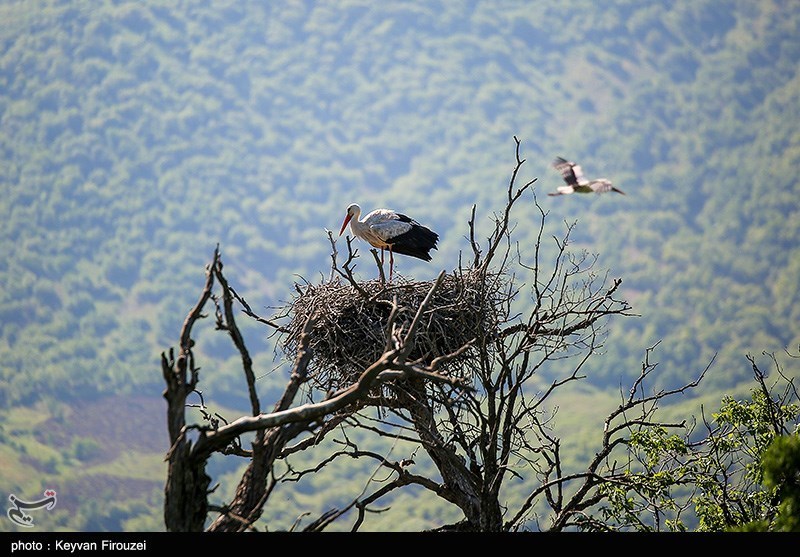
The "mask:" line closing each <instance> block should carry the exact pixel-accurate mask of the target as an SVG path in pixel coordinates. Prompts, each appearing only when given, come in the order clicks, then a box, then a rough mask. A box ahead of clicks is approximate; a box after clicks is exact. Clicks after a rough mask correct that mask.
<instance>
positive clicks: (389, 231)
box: [339, 203, 439, 282]
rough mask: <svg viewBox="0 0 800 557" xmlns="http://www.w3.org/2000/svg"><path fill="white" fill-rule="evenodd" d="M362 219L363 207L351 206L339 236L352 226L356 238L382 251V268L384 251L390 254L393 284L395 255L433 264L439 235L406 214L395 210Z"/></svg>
mask: <svg viewBox="0 0 800 557" xmlns="http://www.w3.org/2000/svg"><path fill="white" fill-rule="evenodd" d="M360 217H361V207H359V206H358V204H356V203H353V204H351V205H350V206H349V207H348V208H347V214H346V215H345V217H344V222H343V223H342V229H341V230H339V236H341V235H342V232H344V229H345V228H347V224H348V223H350V230H351V232H352V233H353V235H354V236H355V237H356V238H361V239H362V240H364V241H365V242H368V243H369V244H370V245H371V246H373V247H376V248H380V250H381V265H383V251H384V250H389V281H390V282H391V280H392V269H393V268H394V254H395V253H401V254H403V255H409V256H411V257H416V258H417V259H422V260H423V261H430V260H431V255H430V253H429V252H430V250H432V249H437V248H436V242H437V241H438V240H439V235H438V234H437V233H436V232H434V231H433V230H431V229H430V228H428V227H426V226H422V225H421V224H420V223H418V222H417V221H415V220H414V219H412V218H411V217H409V216H406V215H404V214H402V213H398V212H396V211H392V210H391V209H375V210H374V211H372V212H371V213H369V214H367V216H366V217H364V220H359V219H360Z"/></svg>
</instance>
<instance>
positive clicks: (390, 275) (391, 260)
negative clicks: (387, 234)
mask: <svg viewBox="0 0 800 557" xmlns="http://www.w3.org/2000/svg"><path fill="white" fill-rule="evenodd" d="M393 270H394V252H393V251H392V246H389V282H392V271H393Z"/></svg>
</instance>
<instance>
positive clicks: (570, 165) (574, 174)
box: [547, 157, 625, 195]
mask: <svg viewBox="0 0 800 557" xmlns="http://www.w3.org/2000/svg"><path fill="white" fill-rule="evenodd" d="M553 168H555V169H556V170H558V171H559V172H560V173H561V176H562V177H563V178H564V181H565V182H566V183H567V185H566V186H558V188H556V190H557V191H554V192H552V193H548V194H547V195H567V194H570V193H605V192H607V191H615V192H617V193H621V194H622V195H625V192H623V191H622V190H620V189H617V188H615V187H614V186H613V185H612V184H611V180H608V179H606V178H596V179H594V180H587V179H586V178H585V177H584V176H583V170H581V167H580V165H577V164H575V163H574V162H570V161H568V160H567V159H564V158H562V157H556V159H555V160H554V161H553Z"/></svg>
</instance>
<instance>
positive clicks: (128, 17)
mask: <svg viewBox="0 0 800 557" xmlns="http://www.w3.org/2000/svg"><path fill="white" fill-rule="evenodd" d="M799 23H800V8H799V7H798V5H797V3H796V2H792V1H790V0H787V1H780V0H773V1H767V0H764V1H761V0H759V1H754V0H741V1H735V0H706V1H703V0H700V1H678V2H641V1H622V0H620V1H613V2H592V1H583V0H569V1H557V2H556V1H552V2H551V1H530V2H516V1H513V2H512V1H509V2H498V1H476V2H468V1H456V2H428V1H426V2H367V1H337V2H301V1H298V2H289V1H281V2H267V3H262V2H240V1H219V2H214V3H213V4H210V3H206V2H195V1H185V2H167V1H149V2H146V3H144V2H126V1H120V2H112V1H105V2H101V1H96V2H95V1H91V2H90V1H86V2H81V1H60V2H58V1H53V2H43V1H38V0H24V1H19V2H7V1H4V2H1V3H0V54H1V56H0V193H1V194H2V195H0V253H2V257H0V408H2V410H0V416H1V418H2V419H1V420H0V468H2V470H3V472H2V477H1V478H0V497H3V498H6V497H7V496H8V494H9V493H13V494H16V495H17V496H18V497H20V498H23V499H25V498H27V499H29V500H33V499H36V498H39V497H40V496H41V492H42V491H43V490H44V489H46V488H54V489H56V490H57V491H58V492H59V500H58V505H57V508H56V509H55V510H54V511H52V512H49V513H41V514H40V515H37V516H35V519H36V521H37V524H40V525H41V527H43V528H48V529H78V530H136V529H145V530H146V529H158V528H161V527H163V524H161V519H160V515H161V490H162V486H163V480H164V465H163V454H164V451H165V450H166V446H165V445H166V441H167V435H166V426H165V423H164V418H163V414H164V409H165V405H164V402H163V399H161V392H162V390H163V380H162V378H161V371H160V354H161V352H162V351H164V350H167V349H169V348H170V347H172V346H175V345H176V344H177V338H178V333H179V330H180V326H181V323H182V321H183V319H184V317H185V315H186V313H187V311H188V310H189V308H190V307H191V306H192V305H193V304H194V302H195V301H196V299H197V297H198V296H199V294H200V290H201V288H202V285H203V282H204V266H205V264H206V263H208V262H209V261H210V258H211V255H212V252H213V250H214V248H215V246H216V245H217V244H219V246H220V249H221V251H222V256H223V261H224V263H225V269H226V275H227V277H228V279H229V280H230V281H231V282H232V283H233V284H234V286H235V287H236V289H237V291H239V292H240V293H241V294H243V295H244V296H245V297H246V298H247V300H248V301H249V302H250V303H251V305H252V306H253V308H254V309H255V310H256V311H260V312H261V313H262V314H264V315H265V316H269V315H270V314H271V313H272V311H273V309H274V308H278V307H281V306H282V305H284V304H285V303H287V301H289V300H290V299H291V297H292V294H293V292H294V290H293V284H294V283H295V282H300V283H302V282H304V281H310V282H319V281H322V280H326V279H327V277H328V274H329V270H330V244H329V243H328V240H327V237H326V229H327V230H333V231H335V232H338V228H339V226H340V224H341V222H342V219H343V217H344V211H345V209H346V207H347V205H348V204H349V203H351V202H358V203H359V204H360V205H361V206H362V208H363V209H364V210H365V211H369V210H371V209H373V208H377V207H390V208H394V209H397V210H402V211H403V212H405V213H407V214H410V215H412V216H413V217H415V218H416V219H417V220H419V221H420V222H423V223H425V224H427V225H429V226H430V227H431V228H433V229H434V230H436V231H437V232H438V233H439V234H440V236H441V241H440V247H439V250H438V251H437V252H434V259H433V261H432V262H431V263H423V262H420V261H417V260H413V259H410V258H404V257H398V260H397V261H396V263H397V271H398V272H399V273H401V274H403V275H406V276H410V277H414V278H418V279H428V278H433V277H435V275H436V274H438V272H439V271H441V270H442V269H445V270H451V269H453V268H455V267H456V266H457V265H458V260H459V253H460V252H461V251H462V250H465V251H467V252H468V251H469V246H468V243H467V240H466V238H465V236H466V233H467V231H468V229H467V221H468V219H469V215H470V210H471V207H472V205H473V204H477V206H478V215H479V227H480V230H481V231H484V230H486V231H487V232H488V230H489V225H490V222H489V216H490V215H491V213H492V211H494V210H497V209H500V208H502V206H503V203H504V195H505V187H506V185H507V183H508V180H509V178H510V175H511V172H512V170H513V168H514V162H515V159H514V148H515V144H514V139H513V138H514V136H516V137H518V138H519V139H520V141H521V156H522V157H523V158H524V159H526V162H525V164H524V165H523V178H524V179H525V180H529V179H533V178H536V179H537V182H536V186H535V191H536V196H537V200H538V201H539V203H540V204H541V205H542V207H543V208H544V209H545V210H546V211H548V215H547V221H546V223H547V224H546V226H547V232H546V234H545V246H544V255H545V257H544V260H545V261H546V260H547V257H546V256H547V255H548V254H551V253H553V244H552V241H551V240H550V237H551V236H553V235H560V234H562V233H563V230H564V227H565V225H566V224H567V223H573V222H577V227H576V230H575V232H574V236H573V240H574V243H573V244H572V246H571V249H572V250H574V251H576V252H580V251H581V250H587V251H589V252H590V253H592V254H597V255H598V262H597V269H598V272H600V273H604V272H606V271H607V272H608V274H609V276H611V277H620V278H622V279H623V283H622V286H621V288H620V290H619V295H620V296H621V297H622V298H624V299H626V300H628V301H629V302H631V304H632V305H633V307H634V311H635V312H636V313H637V314H639V315H640V317H629V318H617V319H615V320H613V321H610V322H609V323H608V337H607V339H606V346H605V350H604V353H603V354H602V355H601V356H599V357H596V358H594V359H593V360H592V361H591V364H590V365H589V366H588V368H587V374H588V378H587V380H586V381H585V388H584V391H583V392H582V393H583V396H588V397H613V396H614V395H615V394H616V393H617V392H618V390H619V389H620V387H621V386H625V385H627V384H628V382H629V381H630V378H631V377H635V376H636V374H637V373H638V372H639V371H640V368H641V361H642V359H643V357H644V352H645V349H646V348H648V347H650V346H653V345H655V344H657V343H660V344H658V347H657V349H656V351H655V352H654V356H653V357H654V359H655V360H657V361H658V362H659V373H658V375H657V378H658V381H657V383H658V385H656V386H666V387H670V386H676V385H679V384H683V383H685V382H688V381H691V380H692V379H694V378H695V377H696V376H697V375H698V374H699V373H700V371H701V370H702V369H704V368H705V367H706V366H707V365H708V364H709V363H710V362H711V361H712V358H714V356H715V355H716V359H715V360H714V364H713V365H712V367H711V370H710V371H709V374H708V376H707V378H706V379H705V381H704V383H703V391H702V393H703V395H704V396H709V397H710V399H711V400H714V399H717V400H718V399H719V398H720V397H721V395H722V394H723V393H727V392H742V391H744V392H746V389H747V387H746V385H747V384H748V382H749V380H750V378H751V375H752V372H751V369H750V367H749V363H748V362H747V361H746V359H745V355H746V354H748V353H750V354H753V355H755V356H756V357H757V358H759V360H760V361H761V360H763V358H764V357H763V356H762V351H768V352H776V353H779V354H783V352H784V350H787V349H788V350H789V351H791V352H792V353H793V354H796V353H797V352H798V346H799V345H800V328H798V326H797V323H798V321H800V284H799V283H798V277H799V276H800V242H799V240H800V214H799V213H800V204H799V203H798V199H800V198H799V197H798V195H800V184H798V180H797V178H796V173H797V169H798V167H800V164H799V163H800V127H799V126H798V123H799V121H800V119H798V114H799V113H800V78H798V64H799V62H800V29H799V28H798V27H799V25H798V24H799ZM555 156H564V157H566V158H569V159H572V160H576V161H578V162H579V163H580V164H581V165H582V166H583V168H584V171H585V173H586V174H587V176H588V177H607V178H610V179H611V180H613V181H614V183H615V185H617V186H618V187H619V188H621V189H622V190H623V191H625V192H626V194H627V195H626V196H620V195H616V194H607V195H604V196H571V197H547V196H546V192H548V191H553V190H555V188H556V187H557V186H558V185H559V184H560V183H561V179H560V176H559V175H558V174H557V173H556V172H555V171H554V170H553V169H552V168H551V167H550V162H551V161H552V159H553V158H554V157H555ZM525 211H526V210H525V209H523V210H522V213H521V214H520V215H519V216H520V221H519V223H518V226H517V229H516V231H515V238H516V240H518V241H519V242H520V249H521V250H523V251H524V250H525V249H526V248H529V247H531V246H532V245H533V242H534V241H535V235H536V233H537V232H538V211H537V210H536V209H535V207H534V206H533V205H532V204H530V207H529V209H528V210H527V211H528V213H529V214H527V215H526V214H525ZM528 217H529V218H530V220H528ZM360 249H361V253H362V259H361V260H360V264H359V267H358V270H359V272H360V273H361V275H362V277H363V278H365V279H371V278H374V276H375V269H374V267H373V266H372V265H371V263H370V260H371V256H369V253H368V250H367V246H366V245H363V244H361V245H360ZM520 278H521V280H523V281H524V280H525V277H524V275H521V277H520ZM243 326H244V327H245V329H246V331H247V334H248V339H249V343H250V344H249V347H250V349H251V352H253V353H254V355H255V358H256V365H257V370H258V373H259V374H260V376H261V379H260V381H259V387H260V388H261V389H262V394H263V396H264V397H265V400H267V401H268V402H269V404H267V406H270V405H271V402H272V401H271V400H269V395H270V394H271V393H273V392H274V390H275V389H277V388H280V387H281V386H282V385H283V383H284V382H285V380H286V375H285V369H286V368H285V365H283V363H282V360H281V352H280V350H279V347H276V346H275V340H274V339H269V338H267V333H268V331H266V330H265V329H263V328H259V327H256V326H255V325H247V324H243ZM198 354H199V357H200V358H203V360H202V361H201V362H200V365H201V366H202V377H201V379H202V381H203V388H204V394H205V395H206V396H207V398H208V400H211V401H213V402H214V403H215V404H217V405H220V407H221V408H222V407H224V408H226V409H228V411H230V412H232V413H233V414H234V415H235V413H236V412H241V411H246V408H247V404H246V401H245V390H244V381H243V380H242V378H241V377H240V374H239V373H238V372H237V355H236V353H235V352H234V351H233V349H232V347H231V345H230V343H229V342H228V341H227V340H226V339H225V338H224V336H223V335H213V334H210V333H209V334H205V333H202V334H200V337H199V338H198ZM764 361H766V360H764ZM792 366H794V367H792ZM786 371H787V372H789V373H790V374H793V375H795V376H796V375H797V373H798V372H797V365H796V363H794V361H793V360H791V359H789V360H788V363H787V370H786ZM605 400H611V398H605ZM584 402H585V400H584ZM581 404H582V406H581V407H584V406H585V404H583V403H581ZM243 409H245V410H243ZM570 416H572V417H573V418H576V417H578V415H577V412H576V413H575V414H572V413H568V414H567V416H566V417H565V419H566V420H567V421H569V419H570ZM595 417H596V416H595ZM237 464H241V463H237ZM235 469H236V465H234V464H225V465H220V468H219V473H220V474H222V475H224V474H227V473H230V474H234V473H235V471H236V470H235ZM335 473H336V474H341V475H342V476H343V477H356V476H357V475H358V474H359V473H361V471H360V470H357V469H354V470H342V471H338V472H335ZM334 483H335V482H334ZM323 485H324V486H326V488H325V489H327V490H325V489H323V488H322V487H320V486H323ZM330 485H331V483H330V482H326V483H325V484H322V483H321V482H320V485H319V486H315V485H314V484H313V483H312V484H310V486H309V487H307V488H304V490H305V491H304V490H302V489H301V490H297V491H299V493H297V492H296V493H290V494H288V495H287V501H289V502H287V509H286V513H285V514H286V516H285V517H282V519H283V520H284V522H279V521H276V522H275V523H274V524H280V526H281V527H287V526H288V525H290V524H291V521H292V520H293V519H294V517H295V516H296V514H297V513H295V514H294V515H293V514H292V513H293V512H295V508H296V509H297V512H298V513H299V512H302V510H308V507H314V508H316V506H317V504H318V503H319V501H320V498H322V499H323V500H325V498H328V499H327V500H331V501H333V500H338V499H337V498H339V497H345V498H347V497H353V496H354V495H355V494H357V490H356V491H355V492H353V491H352V490H351V491H349V492H348V491H347V489H346V488H345V487H340V488H339V487H337V489H336V490H333V489H331V488H330ZM335 485H337V486H339V485H340V484H338V483H335ZM342 485H344V484H342ZM294 487H296V486H292V487H290V488H289V490H291V489H293V488H294ZM337 490H341V493H339V492H338V491H337ZM222 491H224V489H221V492H222ZM323 491H324V493H322V492H323ZM4 500H5V499H4ZM322 508H323V510H324V508H325V505H324V504H323V505H322ZM446 512H447V511H446V510H442V509H440V508H438V507H432V508H431V509H430V510H427V509H423V508H422V507H420V506H417V507H416V508H411V509H410V510H409V511H408V521H406V522H402V521H401V522H399V523H398V522H397V521H395V522H392V523H381V522H380V519H379V518H377V519H375V520H377V522H374V523H373V526H372V527H374V528H376V529H417V528H421V527H428V526H430V525H436V524H438V522H439V521H440V520H441V517H442V516H443V515H444V514H446ZM13 528H14V526H13V525H12V524H11V523H10V522H9V521H8V520H5V519H3V520H0V530H6V529H13Z"/></svg>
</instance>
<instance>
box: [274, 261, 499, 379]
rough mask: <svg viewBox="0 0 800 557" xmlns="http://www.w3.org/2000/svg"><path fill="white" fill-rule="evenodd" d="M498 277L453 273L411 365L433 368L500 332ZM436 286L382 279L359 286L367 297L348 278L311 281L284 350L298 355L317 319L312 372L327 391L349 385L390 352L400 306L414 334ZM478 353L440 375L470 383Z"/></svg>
mask: <svg viewBox="0 0 800 557" xmlns="http://www.w3.org/2000/svg"><path fill="white" fill-rule="evenodd" d="M496 278H497V276H487V273H486V271H485V270H481V271H478V270H467V271H459V272H456V273H452V274H449V275H445V276H444V277H443V280H442V283H441V284H440V285H439V287H438V289H437V290H436V292H435V293H434V296H433V298H432V300H431V301H430V302H429V305H428V307H427V310H426V312H425V313H424V315H423V318H422V320H421V322H420V323H419V325H418V329H417V332H416V336H415V339H414V346H413V349H412V350H411V353H410V356H409V361H411V362H413V361H416V360H420V361H422V362H424V363H430V362H431V361H433V359H434V358H437V357H441V356H445V355H449V354H452V353H454V352H456V351H457V350H459V349H460V348H462V347H463V346H464V345H466V344H467V343H469V342H471V341H473V340H474V339H476V338H479V337H480V336H481V335H485V334H486V333H487V332H488V331H491V330H493V328H495V327H496V326H497V325H496V324H497V320H496V315H495V313H496V311H497V307H496V304H495V301H496V299H497V298H498V296H497V294H498V292H497V291H496V289H497V288H498V284H499V283H500V281H497V280H494V279H496ZM433 284H434V282H433V281H430V282H428V281H421V282H411V281H408V280H406V279H405V278H403V277H399V278H396V279H395V282H394V283H392V284H390V285H384V284H382V283H381V282H380V281H379V280H374V281H368V282H363V283H359V287H360V288H361V289H362V290H363V292H364V293H365V294H366V296H365V295H364V294H362V293H360V292H358V291H357V290H356V289H355V288H354V287H353V286H352V285H351V284H349V283H346V282H343V281H333V282H327V283H322V284H320V285H310V284H309V285H307V286H306V287H305V289H303V290H300V294H299V296H297V297H296V298H295V299H294V300H293V302H292V304H291V307H290V308H289V315H290V318H291V321H290V323H289V324H288V326H287V328H288V330H289V332H288V334H287V335H286V338H285V340H284V343H283V346H284V350H285V351H286V353H287V355H288V356H289V357H290V358H292V359H294V358H295V357H296V355H297V349H298V346H299V342H300V336H301V334H302V330H303V327H304V325H305V323H306V321H307V320H308V318H309V317H311V316H315V317H316V323H315V325H314V327H313V330H312V331H311V338H310V348H311V349H312V350H313V358H312V360H311V364H310V365H309V369H308V371H309V375H310V376H311V377H312V381H313V383H314V384H315V386H317V387H319V388H321V389H323V390H326V391H327V390H336V389H339V388H342V387H346V386H348V385H350V384H352V383H354V382H355V381H356V380H357V379H358V377H359V376H360V375H361V373H362V372H363V371H364V370H365V369H366V368H367V367H369V366H370V365H371V364H372V363H374V362H375V361H377V360H378V359H379V358H380V357H381V355H382V354H383V353H384V350H385V348H386V335H387V323H388V320H389V316H390V313H391V311H392V302H393V301H395V302H396V303H397V306H398V313H397V316H396V319H395V326H400V327H402V329H403V330H404V331H407V330H408V328H409V326H410V324H411V322H412V320H413V319H414V315H415V314H416V313H417V310H418V308H419V307H420V305H421V303H422V301H423V300H424V299H425V297H426V296H427V294H428V292H429V291H430V290H431V288H432V286H433ZM487 285H492V286H493V288H488V287H487ZM489 290H494V292H491V291H489ZM470 352H471V350H466V351H464V352H463V353H461V354H460V355H458V356H456V357H454V358H452V359H451V360H449V361H447V362H445V363H444V364H442V366H441V367H440V369H439V373H442V374H448V375H450V376H451V377H457V378H461V379H469V377H467V376H468V375H469V374H470V371H469V370H470V365H469V359H470Z"/></svg>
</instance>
